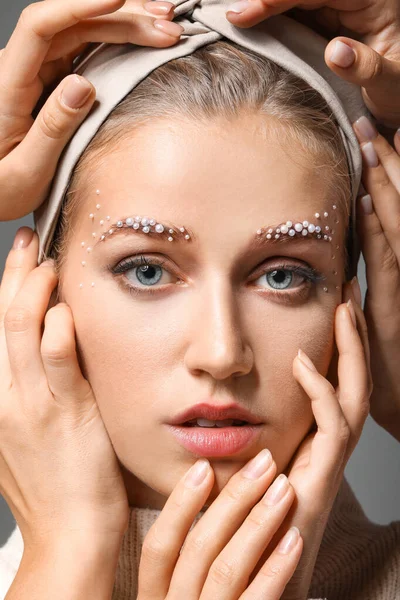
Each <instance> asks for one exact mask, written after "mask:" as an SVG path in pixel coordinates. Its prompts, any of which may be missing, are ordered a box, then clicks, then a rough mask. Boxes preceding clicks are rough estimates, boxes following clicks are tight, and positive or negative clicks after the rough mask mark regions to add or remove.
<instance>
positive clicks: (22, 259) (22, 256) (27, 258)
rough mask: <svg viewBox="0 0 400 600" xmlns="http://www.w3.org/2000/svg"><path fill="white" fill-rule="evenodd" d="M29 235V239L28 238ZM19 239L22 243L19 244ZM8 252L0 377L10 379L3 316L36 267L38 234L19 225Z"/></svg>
mask: <svg viewBox="0 0 400 600" xmlns="http://www.w3.org/2000/svg"><path fill="white" fill-rule="evenodd" d="M30 236H31V241H30V242H29V238H30ZM21 241H22V242H23V245H21ZM14 244H16V245H17V246H19V248H14V247H13V248H11V250H10V252H9V253H8V256H7V259H6V262H5V267H4V271H3V276H2V279H1V285H0V357H1V358H0V377H1V378H2V381H6V380H7V381H10V378H11V370H10V363H9V358H8V351H7V342H6V336H5V332H4V316H5V314H6V312H7V310H8V308H9V306H10V305H11V303H12V302H13V300H14V298H15V296H16V295H17V292H18V291H19V290H20V289H21V287H22V285H23V282H24V281H25V279H26V277H27V275H28V274H29V273H30V272H31V271H32V270H33V269H35V268H36V267H37V255H38V236H37V233H36V232H34V231H32V229H31V228H30V227H20V228H19V229H18V231H17V233H16V236H15V239H14Z"/></svg>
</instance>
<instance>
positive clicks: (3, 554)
mask: <svg viewBox="0 0 400 600" xmlns="http://www.w3.org/2000/svg"><path fill="white" fill-rule="evenodd" d="M159 514H160V511H159V510H155V509H151V508H136V507H132V508H131V514H130V520H129V527H128V530H127V531H126V533H125V536H124V538H123V542H122V546H121V552H120V556H119V561H118V567H117V573H116V578H115V584H114V591H113V595H112V600H136V597H137V579H138V567H139V559H140V552H141V547H142V544H143V540H144V538H145V536H146V534H147V532H148V530H149V529H150V527H151V525H152V523H154V521H155V520H156V519H157V517H158V515H159ZM202 515H203V513H201V512H200V513H199V514H198V515H197V516H196V519H195V521H194V523H193V525H192V527H193V526H194V525H195V524H196V522H197V521H198V520H199V519H200V518H201V517H202ZM22 552H23V540H22V536H21V532H20V530H19V528H18V527H16V528H15V529H14V530H13V532H12V534H11V536H10V537H9V539H8V540H7V542H6V544H5V545H4V546H3V547H2V548H0V600H4V598H5V595H6V593H7V591H8V589H9V588H10V586H11V583H12V581H13V579H14V577H15V574H16V572H17V570H18V566H19V563H20V561H21V557H22ZM308 596H309V599H312V600H314V599H318V600H320V599H323V600H400V521H393V522H391V523H390V524H389V525H377V524H375V523H372V522H371V521H369V520H368V518H367V517H366V515H365V513H364V511H363V509H362V507H361V505H360V503H359V502H358V500H357V498H356V497H355V495H354V493H353V491H352V489H351V487H350V486H349V484H348V482H347V480H346V479H345V478H343V481H342V484H341V487H340V489H339V493H338V494H337V496H336V499H335V502H334V505H333V508H332V511H331V513H330V517H329V520H328V524H327V527H326V529H325V533H324V537H323V540H322V543H321V547H320V550H319V554H318V558H317V563H316V565H315V569H314V573H313V579H312V583H311V587H310V590H309V594H308ZM27 597H28V595H27ZM83 600H84V599H83ZM182 600H184V599H182Z"/></svg>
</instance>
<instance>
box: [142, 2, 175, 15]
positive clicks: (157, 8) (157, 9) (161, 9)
mask: <svg viewBox="0 0 400 600" xmlns="http://www.w3.org/2000/svg"><path fill="white" fill-rule="evenodd" d="M144 8H145V10H147V11H148V12H151V13H153V14H155V15H167V14H168V13H169V12H170V10H171V8H173V5H172V4H169V3H165V4H162V3H161V2H156V1H154V0H153V1H152V2H146V3H145V4H144Z"/></svg>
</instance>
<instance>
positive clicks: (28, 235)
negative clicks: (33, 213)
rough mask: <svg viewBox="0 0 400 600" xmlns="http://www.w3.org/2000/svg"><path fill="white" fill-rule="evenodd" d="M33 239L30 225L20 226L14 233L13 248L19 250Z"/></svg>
mask: <svg viewBox="0 0 400 600" xmlns="http://www.w3.org/2000/svg"><path fill="white" fill-rule="evenodd" d="M32 240H33V229H31V228H30V227H25V226H24V227H20V228H19V229H18V231H17V233H16V234H15V239H14V244H13V249H14V250H20V249H21V248H27V247H28V246H29V244H30V243H31V241H32Z"/></svg>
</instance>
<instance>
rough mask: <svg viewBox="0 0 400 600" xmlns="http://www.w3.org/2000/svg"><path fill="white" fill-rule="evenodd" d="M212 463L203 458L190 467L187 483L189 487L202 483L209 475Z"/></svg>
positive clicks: (186, 478)
mask: <svg viewBox="0 0 400 600" xmlns="http://www.w3.org/2000/svg"><path fill="white" fill-rule="evenodd" d="M209 468H210V463H209V462H208V460H206V459H204V458H201V459H199V460H198V461H197V462H196V463H194V465H193V466H192V467H191V468H190V469H189V471H188V473H187V475H186V477H185V483H186V484H189V487H192V486H196V485H200V483H202V482H203V481H204V479H205V478H206V476H207V473H208V469H209Z"/></svg>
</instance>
